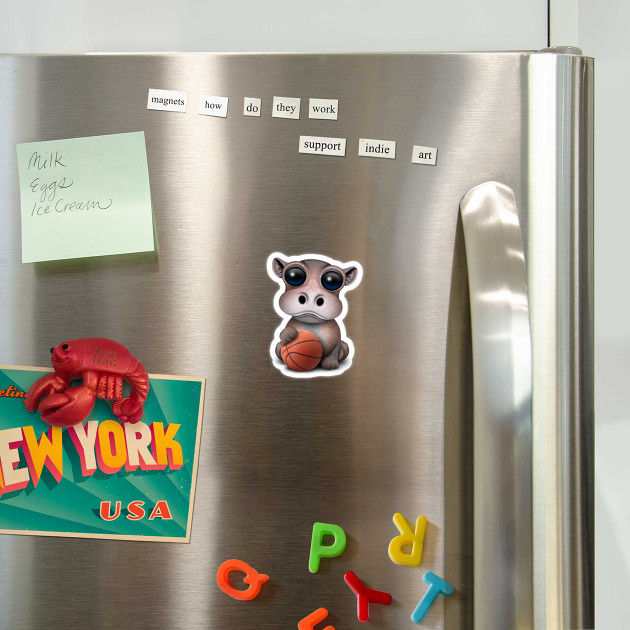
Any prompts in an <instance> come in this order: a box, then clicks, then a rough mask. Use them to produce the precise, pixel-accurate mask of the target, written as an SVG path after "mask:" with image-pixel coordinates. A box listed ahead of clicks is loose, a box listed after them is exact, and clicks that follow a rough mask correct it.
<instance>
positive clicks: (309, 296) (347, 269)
mask: <svg viewBox="0 0 630 630" xmlns="http://www.w3.org/2000/svg"><path fill="white" fill-rule="evenodd" d="M267 272H268V273H269V276H270V277H271V278H272V279H273V280H275V281H276V282H277V283H278V284H279V285H280V289H279V290H278V292H277V293H276V296H275V298H274V306H275V309H276V312H277V313H278V315H280V316H281V317H283V320H282V324H281V325H280V326H279V327H278V328H277V329H276V334H275V335H274V339H273V342H272V343H271V346H270V349H269V350H270V353H271V358H272V360H273V362H274V365H275V366H276V367H277V368H278V369H279V370H282V371H283V372H284V373H285V374H287V376H295V377H302V378H310V377H313V376H332V375H334V374H340V373H342V372H345V371H346V370H347V369H348V368H349V367H350V365H351V364H352V357H353V356H354V345H353V343H352V341H351V340H350V339H349V338H348V337H346V328H345V326H344V324H343V319H344V317H345V316H346V313H347V312H348V303H347V302H346V299H345V297H344V293H345V292H346V291H347V290H349V289H354V288H355V287H356V286H357V285H358V284H359V283H360V282H361V277H362V275H363V270H362V268H361V265H360V264H359V263H357V262H354V261H351V262H347V263H342V262H339V261H337V260H332V259H327V258H323V257H321V256H317V255H313V254H304V255H303V256H293V257H290V258H289V257H287V256H284V255H283V254H279V253H274V254H271V256H269V258H268V259H267Z"/></svg>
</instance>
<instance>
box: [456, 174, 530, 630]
mask: <svg viewBox="0 0 630 630" xmlns="http://www.w3.org/2000/svg"><path fill="white" fill-rule="evenodd" d="M460 212H461V217H462V225H463V231H464V242H465V248H466V261H467V266H468V282H469V289H470V311H471V323H472V348H473V381H474V383H473V388H474V431H473V433H474V447H473V448H474V459H473V461H474V464H473V467H474V482H473V488H474V619H475V628H479V629H480V630H508V629H511V628H519V629H520V628H528V629H529V628H532V627H533V578H532V575H533V574H532V558H533V554H532V551H533V549H532V342H531V332H530V320H529V300H528V291H527V273H526V268H525V255H524V249H523V237H522V234H521V227H520V222H519V216H518V211H517V208H516V200H515V198H514V193H513V191H512V190H511V189H510V188H508V187H507V186H505V185H504V184H500V183H498V182H485V183H483V184H480V185H479V186H476V187H475V188H472V189H471V190H470V191H468V192H467V193H466V195H464V197H463V198H462V200H461V202H460Z"/></svg>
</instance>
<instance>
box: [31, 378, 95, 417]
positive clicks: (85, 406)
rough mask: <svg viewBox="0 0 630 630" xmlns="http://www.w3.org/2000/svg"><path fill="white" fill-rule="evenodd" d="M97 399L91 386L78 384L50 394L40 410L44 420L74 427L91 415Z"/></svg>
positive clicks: (40, 405) (41, 404)
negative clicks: (61, 391)
mask: <svg viewBox="0 0 630 630" xmlns="http://www.w3.org/2000/svg"><path fill="white" fill-rule="evenodd" d="M29 393H30V391H29ZM95 399H96V394H95V392H93V391H92V390H91V389H90V388H89V387H85V385H78V386H76V387H70V388H69V389H66V391H65V392H63V393H57V394H52V395H51V396H48V398H45V399H44V400H43V401H42V402H41V403H40V404H39V407H38V410H39V412H40V413H41V416H42V420H43V421H44V422H47V423H48V424H51V425H53V426H55V427H72V426H74V425H75V424H79V423H80V422H83V421H84V420H85V419H86V418H87V417H88V416H89V415H90V411H92V407H94V400H95Z"/></svg>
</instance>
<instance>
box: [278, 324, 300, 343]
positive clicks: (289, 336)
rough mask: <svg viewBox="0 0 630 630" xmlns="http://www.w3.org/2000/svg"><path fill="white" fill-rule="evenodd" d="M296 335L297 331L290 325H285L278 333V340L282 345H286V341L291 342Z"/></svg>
mask: <svg viewBox="0 0 630 630" xmlns="http://www.w3.org/2000/svg"><path fill="white" fill-rule="evenodd" d="M297 336H298V331H297V330H296V329H295V328H293V327H292V326H287V327H286V328H285V329H284V330H283V331H282V332H281V333H280V342H281V343H282V345H283V346H286V345H287V344H288V343H291V342H292V341H293V340H294V339H295V338H296V337H297Z"/></svg>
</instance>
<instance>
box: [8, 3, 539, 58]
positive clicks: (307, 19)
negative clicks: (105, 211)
mask: <svg viewBox="0 0 630 630" xmlns="http://www.w3.org/2000/svg"><path fill="white" fill-rule="evenodd" d="M546 45H547V2H546V0H477V1H476V2H475V1H472V2H471V1H470V0H222V1H217V0H109V1H107V0H98V1H97V0H0V51H1V52H16V53H17V52H30V53H40V52H46V53H47V52H95V51H98V52H101V51H107V52H125V51H128V52H137V51H180V52H189V51H196V52H199V51H208V52H215V51H245V52H249V51H265V52H268V51H283V52H285V51H300V52H302V51H310V52H318V51H321V52H335V51H339V52H341V51H421V50H498V49H499V50H500V49H512V50H514V49H537V48H543V47H544V46H546Z"/></svg>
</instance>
